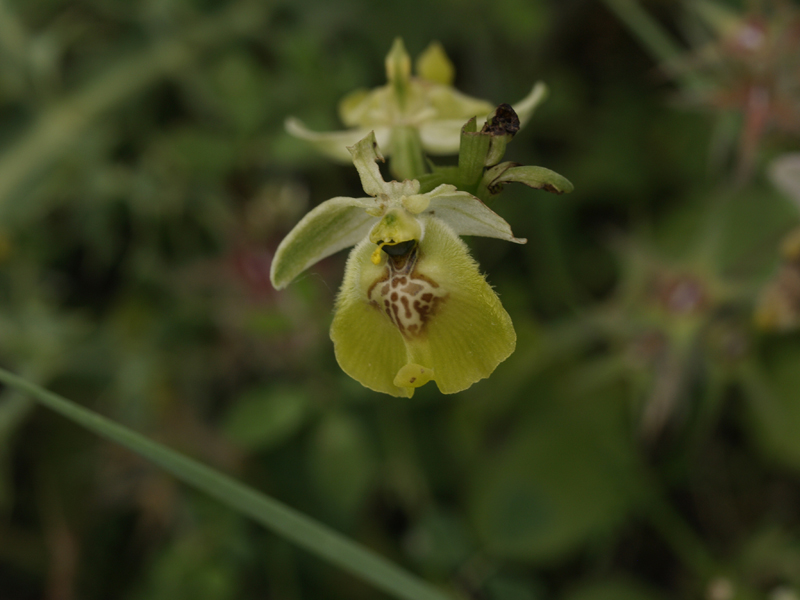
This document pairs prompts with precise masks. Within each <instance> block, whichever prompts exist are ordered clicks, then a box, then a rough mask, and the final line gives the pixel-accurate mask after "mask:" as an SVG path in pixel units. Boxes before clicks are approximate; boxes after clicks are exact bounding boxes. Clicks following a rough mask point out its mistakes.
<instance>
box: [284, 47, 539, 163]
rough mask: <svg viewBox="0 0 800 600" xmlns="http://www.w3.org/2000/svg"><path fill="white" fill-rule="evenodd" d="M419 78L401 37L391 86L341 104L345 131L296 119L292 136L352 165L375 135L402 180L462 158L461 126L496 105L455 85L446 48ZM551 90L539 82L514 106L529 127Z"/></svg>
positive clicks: (290, 125) (429, 55)
mask: <svg viewBox="0 0 800 600" xmlns="http://www.w3.org/2000/svg"><path fill="white" fill-rule="evenodd" d="M416 72H417V75H416V77H412V76H411V59H410V57H409V56H408V53H407V52H406V49H405V47H404V46H403V42H402V40H401V39H400V38H397V39H396V40H395V41H394V44H393V46H392V49H391V50H390V52H389V54H388V56H387V57H386V78H387V80H388V83H387V84H386V85H384V86H381V87H378V88H375V89H374V90H372V91H368V90H358V91H355V92H353V93H351V94H350V95H348V96H345V98H344V99H343V100H342V101H341V102H340V104H339V115H340V117H341V119H342V122H343V123H344V124H345V125H347V126H349V127H351V128H352V129H347V130H345V131H335V132H325V133H319V132H314V131H311V130H309V129H307V128H306V126H305V125H304V124H303V123H302V122H301V121H299V120H298V119H295V118H289V119H287V120H286V129H287V131H288V132H289V133H291V134H292V135H294V136H296V137H299V138H302V139H305V140H307V141H309V142H311V143H312V144H313V145H314V146H315V147H316V148H317V150H319V151H321V152H323V153H324V154H326V155H327V156H329V157H330V158H333V159H335V160H339V161H343V162H349V161H350V154H349V152H348V150H347V149H348V147H349V146H352V145H353V144H355V143H356V142H357V141H358V140H360V139H362V138H364V136H366V135H367V134H368V133H369V132H370V131H374V132H375V137H376V138H377V140H378V144H379V145H380V147H381V148H382V149H383V150H384V153H385V154H386V156H390V155H391V157H392V161H393V162H392V165H391V168H392V172H393V174H395V175H397V176H400V177H407V176H409V174H411V175H412V176H417V175H418V174H419V173H421V172H422V171H424V167H423V162H422V161H423V159H422V155H423V151H424V152H425V153H427V154H433V155H443V154H457V153H458V149H459V143H460V137H461V128H462V126H463V125H464V122H465V121H466V120H468V119H470V118H472V117H474V116H477V117H478V122H477V125H478V127H479V128H480V126H481V125H482V124H483V122H484V121H485V120H486V117H487V115H489V113H491V112H492V110H494V104H492V103H490V102H488V101H486V100H480V99H478V98H472V97H470V96H467V95H465V94H462V93H460V92H459V91H458V90H456V89H455V88H454V87H452V85H451V84H452V82H453V77H454V71H453V66H452V64H451V63H450V60H449V59H448V58H447V55H446V54H445V53H444V50H443V49H442V47H441V45H440V44H438V43H433V44H431V45H430V46H429V47H428V49H427V50H425V51H424V52H423V53H422V55H420V57H419V59H418V60H417V65H416ZM546 93H547V88H546V86H545V85H544V84H543V83H541V82H539V83H537V84H536V85H535V86H534V87H533V89H532V90H531V92H530V93H529V94H528V96H526V97H525V98H524V99H523V100H521V101H520V102H518V103H517V104H515V105H513V108H514V111H515V112H516V113H517V115H518V116H519V120H520V125H521V126H522V125H524V124H525V123H527V121H528V120H529V119H530V117H531V116H532V115H533V111H534V109H535V108H536V106H538V104H539V103H540V102H541V101H542V100H543V99H544V97H545V95H546Z"/></svg>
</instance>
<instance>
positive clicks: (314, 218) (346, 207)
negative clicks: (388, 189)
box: [269, 198, 375, 290]
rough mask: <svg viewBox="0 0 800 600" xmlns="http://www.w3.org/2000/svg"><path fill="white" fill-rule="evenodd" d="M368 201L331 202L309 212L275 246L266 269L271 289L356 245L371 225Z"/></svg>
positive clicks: (373, 222)
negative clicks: (270, 264) (324, 259)
mask: <svg viewBox="0 0 800 600" xmlns="http://www.w3.org/2000/svg"><path fill="white" fill-rule="evenodd" d="M374 206H375V200H374V199H372V198H331V199H330V200H326V201H325V202H323V203H322V204H320V205H319V206H317V207H316V208H315V209H314V210H312V211H311V212H309V213H308V214H307V215H306V216H305V217H303V218H302V220H301V221H300V222H299V223H298V224H297V225H296V226H295V227H294V229H292V231H290V232H289V235H287V236H286V237H285V238H284V239H283V241H282V242H281V243H280V245H279V246H278V249H277V250H276V252H275V258H274V259H273V260H272V266H271V267H270V274H269V276H270V280H271V281H272V285H273V286H274V287H275V289H278V290H279V289H282V288H284V287H286V286H287V285H289V284H290V283H291V282H292V280H294V278H295V277H297V276H298V275H299V274H300V273H302V272H303V271H305V270H306V269H307V268H308V267H310V266H311V265H313V264H314V263H316V262H318V261H320V260H322V259H323V258H325V257H326V256H330V255H331V254H333V253H334V252H338V251H339V250H342V249H344V248H347V247H348V246H352V245H353V244H356V243H358V242H359V241H360V240H362V239H364V237H366V235H367V234H368V233H369V230H370V228H371V227H372V226H373V225H374V224H375V217H373V216H371V215H369V214H368V213H367V212H366V209H370V208H373V207H374Z"/></svg>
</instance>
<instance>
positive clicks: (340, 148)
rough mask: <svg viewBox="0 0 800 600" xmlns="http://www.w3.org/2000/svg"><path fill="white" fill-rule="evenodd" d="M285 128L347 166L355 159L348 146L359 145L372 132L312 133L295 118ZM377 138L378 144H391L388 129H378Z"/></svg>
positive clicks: (357, 130) (287, 121)
mask: <svg viewBox="0 0 800 600" xmlns="http://www.w3.org/2000/svg"><path fill="white" fill-rule="evenodd" d="M285 127H286V131H287V133H289V134H290V135H293V136H294V137H296V138H300V139H301V140H305V141H307V142H308V143H310V144H311V145H312V146H313V147H314V148H315V149H316V150H317V151H318V152H320V153H322V154H324V155H325V156H327V157H328V158H332V159H333V160H335V161H337V162H341V163H347V164H349V163H351V162H352V161H353V157H352V156H351V155H350V152H348V151H347V148H348V146H352V145H353V144H356V143H358V141H359V140H361V139H363V138H364V136H365V135H368V134H369V132H370V130H369V129H363V128H357V129H345V130H344V131H322V132H320V131H312V130H310V129H309V128H308V127H306V126H305V124H304V123H303V122H302V121H301V120H300V119H296V118H294V117H289V118H288V119H286V121H285ZM375 136H376V139H377V140H378V142H379V143H380V144H382V145H384V146H385V145H387V144H388V143H389V139H390V136H391V132H390V130H389V129H388V128H384V129H376V130H375Z"/></svg>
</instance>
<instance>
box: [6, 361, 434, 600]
mask: <svg viewBox="0 0 800 600" xmlns="http://www.w3.org/2000/svg"><path fill="white" fill-rule="evenodd" d="M0 381H1V382H3V383H5V384H6V385H8V386H10V387H12V388H14V389H16V390H19V391H20V392H24V393H27V394H30V395H31V396H32V397H33V398H34V399H36V400H37V401H38V402H39V403H41V404H43V405H45V406H47V407H48V408H50V409H51V410H54V411H55V412H57V413H59V414H61V415H62V416H64V417H66V418H67V419H70V420H71V421H73V422H75V423H77V424H78V425H81V426H82V427H85V428H86V429H88V430H90V431H92V432H94V433H96V434H97V435H99V436H101V437H103V438H105V439H108V440H111V441H113V442H116V443H118V444H120V445H122V446H124V447H126V448H128V449H130V450H132V451H134V452H136V453H137V454H139V455H141V456H142V457H144V458H146V459H148V460H150V461H151V462H153V463H154V464H156V465H158V466H160V467H161V468H163V469H165V470H166V471H168V472H170V473H172V474H173V475H174V476H175V477H177V478H178V479H180V480H181V481H183V482H184V483H187V484H189V485H191V486H193V487H195V488H197V489H198V490H201V491H203V492H205V493H206V494H208V495H209V496H211V497H213V498H216V499H217V500H219V501H220V502H222V503H223V504H225V505H227V506H229V507H231V508H233V509H235V510H237V511H239V512H240V513H242V514H244V515H247V516H249V517H250V518H252V519H253V520H255V521H257V522H258V523H260V524H262V525H263V526H264V527H266V528H267V529H270V530H271V531H273V532H274V533H277V534H278V535H280V536H282V537H284V538H286V539H287V540H290V541H292V542H294V543H295V544H297V545H298V546H301V547H303V548H305V549H306V550H308V551H309V552H312V553H313V554H316V555H317V556H319V557H321V558H323V559H325V560H327V561H329V562H330V563H332V564H334V565H337V566H339V567H341V568H342V569H344V570H346V571H349V572H350V573H352V574H353V575H355V576H356V577H359V578H361V579H363V580H364V581H366V582H368V583H371V584H372V585H374V586H375V587H376V588H378V589H380V590H383V591H384V592H386V593H387V594H389V595H391V596H393V597H395V598H400V599H402V600H449V599H448V596H447V595H445V594H444V593H442V592H440V591H438V590H437V589H435V588H433V587H432V586H431V585H430V584H428V583H426V582H425V581H423V580H421V579H419V578H417V577H416V576H414V575H412V574H411V573H408V572H407V571H405V570H403V569H402V568H400V567H398V566H397V565H395V564H393V563H391V562H390V561H388V560H386V559H385V558H383V557H381V556H379V555H378V554H376V553H374V552H373V551H371V550H369V549H368V548H366V547H364V546H361V545H360V544H357V543H356V542H353V541H351V540H349V539H348V538H346V537H345V536H343V535H341V534H340V533H337V532H336V531H334V530H332V529H330V528H329V527H327V526H325V525H323V524H321V523H318V522H316V521H314V520H313V519H310V518H309V517H307V516H305V515H303V514H302V513H300V512H298V511H296V510H294V509H292V508H290V507H288V506H286V505H284V504H281V503H280V502H278V501H277V500H274V499H272V498H270V497H268V496H266V495H264V494H261V493H260V492H257V491H255V490H253V489H252V488H249V487H247V486H245V485H243V484H241V483H239V482H238V481H236V480H234V479H232V478H231V477H228V476H227V475H223V474H222V473H220V472H218V471H215V470H214V469H211V468H209V467H207V466H205V465H203V464H201V463H199V462H197V461H195V460H192V459H190V458H187V457H186V456H183V455H182V454H179V453H178V452H175V451H174V450H170V449H169V448H167V447H165V446H162V445H161V444H157V443H156V442H153V441H152V440H149V439H148V438H146V437H144V436H143V435H140V434H138V433H136V432H134V431H131V430H130V429H127V428H126V427H123V426H121V425H119V424H117V423H115V422H113V421H111V420H109V419H107V418H105V417H103V416H101V415H99V414H97V413H95V412H93V411H91V410H88V409H86V408H83V407H81V406H79V405H77V404H75V403H74V402H71V401H69V400H67V399H66V398H63V397H61V396H58V395H56V394H54V393H52V392H49V391H47V390H45V389H43V388H41V387H39V386H37V385H35V384H33V383H30V382H29V381H26V380H25V379H22V378H21V377H18V376H16V375H14V374H12V373H10V372H8V371H6V370H4V369H0Z"/></svg>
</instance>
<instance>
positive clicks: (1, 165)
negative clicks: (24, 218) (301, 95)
mask: <svg viewBox="0 0 800 600" xmlns="http://www.w3.org/2000/svg"><path fill="white" fill-rule="evenodd" d="M264 15H265V9H264V6H263V3H261V2H255V1H253V0H248V1H243V2H238V3H237V4H235V5H233V6H232V7H230V8H228V9H227V10H225V11H224V12H222V13H221V14H218V15H215V16H213V17H209V18H207V19H205V20H203V21H201V22H200V23H198V24H197V25H195V26H193V27H191V28H190V29H189V30H188V31H186V32H185V33H184V34H182V35H179V36H175V37H173V38H169V39H166V40H163V41H160V42H158V43H154V44H153V45H152V46H151V47H149V48H147V49H145V50H142V51H141V52H139V53H138V54H135V55H134V56H131V57H129V58H127V59H123V60H120V61H119V62H118V63H117V64H114V65H113V66H111V67H110V68H109V69H108V70H107V71H106V72H105V73H103V74H102V75H100V76H98V77H97V78H95V79H94V80H93V81H90V82H89V83H87V84H86V85H84V86H83V87H82V88H81V89H78V90H76V91H74V92H72V93H70V94H68V95H67V96H65V97H64V98H62V99H61V100H60V101H59V102H57V103H56V104H55V105H54V106H53V107H52V108H50V109H49V110H47V111H45V112H44V113H42V114H41V115H39V117H38V118H37V119H36V121H34V123H33V124H32V125H31V126H30V127H29V128H28V130H27V131H26V132H25V133H24V134H23V135H22V137H21V138H20V139H18V140H17V141H16V142H15V143H13V144H12V145H11V146H10V147H9V148H8V149H7V150H6V151H5V152H4V153H3V154H2V156H0V209H2V208H3V207H4V206H5V204H6V203H7V202H9V199H10V198H11V196H12V194H13V193H14V192H16V191H17V190H18V188H20V187H21V186H22V185H24V184H25V183H27V182H29V181H31V180H32V179H33V177H34V176H35V175H37V174H38V173H39V172H40V171H41V170H43V169H44V168H46V167H47V166H48V165H50V164H51V163H52V162H53V161H55V160H56V159H57V158H59V157H60V156H62V155H63V154H64V153H65V152H66V151H67V150H68V149H69V148H70V147H71V146H73V145H74V144H75V143H76V142H77V141H78V139H79V137H80V136H81V134H82V133H83V132H84V131H85V130H86V129H87V128H88V127H90V126H91V125H92V124H93V123H94V122H95V121H96V120H97V119H98V118H99V117H100V116H101V115H102V114H103V113H104V112H106V111H108V110H110V109H111V108H113V107H114V106H116V105H118V104H120V102H122V101H123V100H125V99H126V98H128V97H130V96H132V95H133V94H135V93H137V92H139V91H141V90H143V89H145V88H147V87H148V86H150V85H152V84H153V83H155V82H157V81H158V80H159V79H161V78H163V77H165V76H167V75H169V74H170V73H174V72H176V71H178V70H180V69H181V68H184V67H185V66H187V65H188V64H190V63H191V62H192V61H193V60H195V59H196V58H197V56H198V55H199V54H200V53H202V52H203V51H205V50H207V49H208V48H210V47H213V46H215V45H217V44H219V43H220V42H223V41H226V40H229V39H230V38H232V37H235V36H238V35H241V34H243V33H247V32H252V31H257V30H258V29H259V28H261V27H263V25H264Z"/></svg>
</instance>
